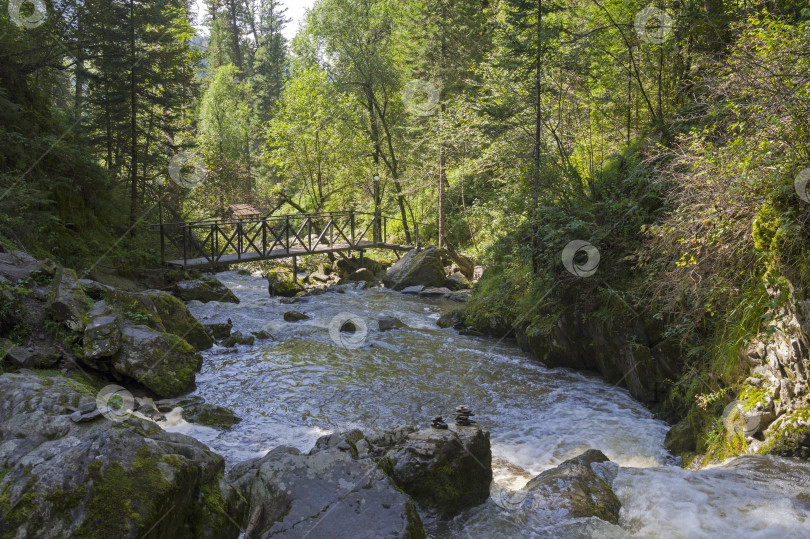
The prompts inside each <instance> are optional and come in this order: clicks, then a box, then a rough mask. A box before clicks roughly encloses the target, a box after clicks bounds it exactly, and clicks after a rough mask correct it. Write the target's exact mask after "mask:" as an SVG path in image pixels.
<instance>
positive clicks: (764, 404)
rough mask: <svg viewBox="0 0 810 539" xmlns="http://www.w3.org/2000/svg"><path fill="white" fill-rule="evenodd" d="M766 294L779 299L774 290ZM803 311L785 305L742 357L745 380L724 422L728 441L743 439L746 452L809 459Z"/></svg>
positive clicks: (809, 366) (809, 363)
mask: <svg viewBox="0 0 810 539" xmlns="http://www.w3.org/2000/svg"><path fill="white" fill-rule="evenodd" d="M769 293H770V295H771V297H773V298H778V297H779V296H780V291H779V290H776V289H769ZM791 297H795V296H794V291H793V290H791ZM808 306H810V302H803V301H788V302H784V304H783V305H782V306H780V307H777V308H776V309H774V310H773V311H772V312H771V315H772V316H771V320H774V321H776V323H775V324H774V327H773V328H772V331H771V332H770V334H761V335H760V336H759V338H757V339H753V340H752V341H751V343H750V344H749V345H748V346H747V347H746V348H745V349H744V351H743V353H742V359H743V360H744V361H745V362H746V363H747V365H748V368H749V373H748V377H747V378H746V379H745V381H744V383H743V385H742V388H741V390H740V391H739V393H738V394H737V395H736V396H735V400H734V402H733V403H732V404H730V405H729V406H728V407H727V409H726V413H725V414H724V416H725V417H724V420H725V427H726V436H727V438H732V437H737V438H738V439H739V438H743V439H744V442H743V443H745V444H747V447H746V448H745V451H747V452H761V453H773V454H776V455H780V456H785V457H798V458H803V459H810V387H809V386H810V357H808V351H809V350H810V346H809V343H808V337H807V333H806V331H807V330H810V309H808V308H807V307H808ZM738 443H739V442H738Z"/></svg>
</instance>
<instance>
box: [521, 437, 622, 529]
mask: <svg viewBox="0 0 810 539" xmlns="http://www.w3.org/2000/svg"><path fill="white" fill-rule="evenodd" d="M607 462H610V460H609V459H608V458H607V457H606V456H605V455H604V454H603V453H602V452H601V451H597V450H596V449H591V450H588V451H586V452H585V453H583V454H581V455H579V456H578V457H575V458H572V459H569V460H566V461H565V462H563V463H562V464H560V465H559V466H557V467H556V468H552V469H550V470H546V471H545V472H543V473H541V474H540V475H538V476H537V477H535V478H534V479H532V480H531V481H529V482H528V483H527V484H526V486H525V487H524V488H523V490H525V491H528V492H529V496H527V498H526V500H524V502H523V504H524V508H525V507H526V506H528V507H530V508H538V507H541V508H542V509H543V511H544V512H548V514H549V517H550V518H553V519H554V521H556V522H559V521H560V520H562V519H564V518H587V517H597V518H600V519H602V520H604V521H607V522H611V523H613V524H618V523H619V511H620V510H621V507H622V505H621V502H620V501H619V499H618V498H617V497H616V494H614V493H613V490H612V489H611V486H610V485H609V484H608V483H607V482H606V481H605V478H604V477H605V475H606V474H605V473H604V472H603V471H602V473H597V471H596V468H595V467H597V466H599V464H601V463H607ZM603 469H604V468H603Z"/></svg>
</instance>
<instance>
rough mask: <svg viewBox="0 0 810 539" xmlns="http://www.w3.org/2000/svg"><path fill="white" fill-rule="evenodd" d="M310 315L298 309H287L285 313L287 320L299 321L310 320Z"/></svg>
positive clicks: (285, 319)
mask: <svg viewBox="0 0 810 539" xmlns="http://www.w3.org/2000/svg"><path fill="white" fill-rule="evenodd" d="M309 318H310V317H309V315H306V314H304V313H300V312H298V311H287V312H286V313H284V321H285V322H299V321H301V320H309Z"/></svg>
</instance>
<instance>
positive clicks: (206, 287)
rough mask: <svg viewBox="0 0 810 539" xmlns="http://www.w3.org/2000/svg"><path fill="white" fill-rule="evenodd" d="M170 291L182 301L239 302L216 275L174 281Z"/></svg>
mask: <svg viewBox="0 0 810 539" xmlns="http://www.w3.org/2000/svg"><path fill="white" fill-rule="evenodd" d="M172 292H173V293H174V295H175V296H177V297H179V298H180V299H182V300H183V301H194V300H196V301H201V302H203V303H208V302H209V301H218V302H220V303H239V298H237V297H236V295H235V294H234V293H233V292H232V291H231V290H230V289H229V288H228V287H227V286H225V285H224V284H222V283H221V282H220V280H219V279H217V278H216V277H202V278H200V279H194V280H192V281H181V282H179V283H175V285H174V287H173V288H172Z"/></svg>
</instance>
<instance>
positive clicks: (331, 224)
mask: <svg viewBox="0 0 810 539" xmlns="http://www.w3.org/2000/svg"><path fill="white" fill-rule="evenodd" d="M334 232H335V214H333V213H332V212H331V211H330V212H329V248H330V249H331V248H332V245H334V243H335V240H334V237H333V236H334Z"/></svg>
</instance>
